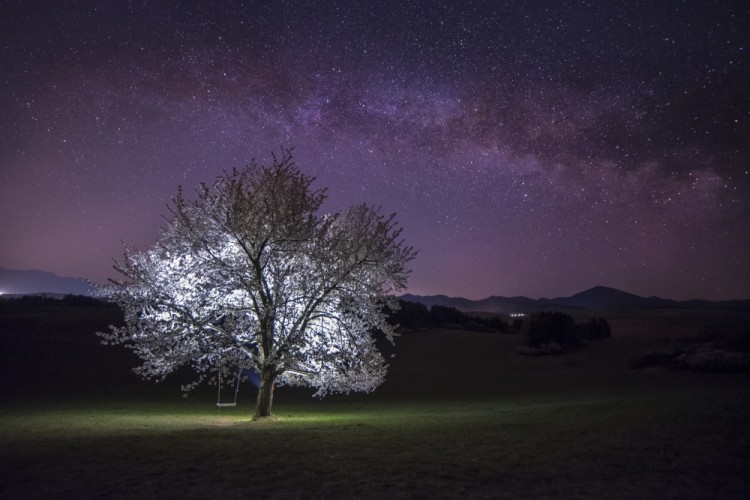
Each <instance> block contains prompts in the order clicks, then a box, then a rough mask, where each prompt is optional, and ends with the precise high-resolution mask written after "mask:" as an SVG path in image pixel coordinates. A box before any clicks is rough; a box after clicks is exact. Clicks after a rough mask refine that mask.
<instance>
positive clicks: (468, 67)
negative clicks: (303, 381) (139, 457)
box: [0, 0, 750, 299]
mask: <svg viewBox="0 0 750 500" xmlns="http://www.w3.org/2000/svg"><path fill="white" fill-rule="evenodd" d="M267 3H268V4H269V5H263V4H262V3H261V2H252V1H248V2H241V3H240V2H217V3H216V4H217V6H214V5H210V4H212V2H199V1H193V2H136V1H131V2H124V1H123V2H121V1H102V2H95V1H84V2H76V3H72V2H26V1H18V2H15V1H3V2H2V3H1V4H0V5H1V7H0V9H2V11H1V12H0V32H2V33H3V35H2V42H1V43H2V46H1V47H0V54H1V59H0V81H2V89H1V90H0V109H2V114H0V265H2V266H4V267H9V268H15V269H28V268H37V269H45V270H49V271H53V272H56V273H58V274H61V275H72V276H85V277H90V278H92V279H94V280H104V279H106V278H107V277H113V276H114V274H113V271H112V270H111V264H112V258H117V257H119V256H120V255H121V252H122V241H132V242H134V243H135V245H136V246H138V247H140V248H146V247H147V246H149V245H151V244H153V242H154V241H155V239H156V238H157V237H158V229H159V226H160V225H161V223H162V219H161V216H162V215H164V214H165V213H166V210H165V204H166V203H167V202H168V201H169V199H170V197H171V196H173V195H174V194H175V192H176V190H177V186H178V185H182V186H184V187H185V188H186V189H188V190H189V189H191V188H192V187H193V186H196V185H197V184H198V183H199V182H200V181H209V182H210V181H211V180H213V179H214V178H215V177H216V176H217V175H218V174H219V173H220V172H221V171H222V170H224V169H231V168H232V167H241V166H243V165H244V164H246V163H247V162H248V161H249V160H250V159H252V158H257V159H258V160H261V161H263V160H264V159H267V158H268V157H269V156H270V154H271V152H273V151H278V150H279V148H280V147H281V146H290V147H294V148H295V158H296V160H297V163H298V164H299V165H300V167H301V168H302V169H303V170H304V171H305V172H307V173H309V174H311V175H314V176H315V177H316V178H317V185H319V186H326V187H328V193H329V200H328V202H327V204H326V209H327V210H331V211H334V210H338V209H340V208H342V207H344V206H348V205H351V204H354V203H360V202H367V203H370V204H373V205H377V206H380V207H382V210H383V211H384V212H396V213H397V219H398V220H399V221H400V223H401V225H402V226H403V228H404V233H403V235H404V237H405V238H406V239H407V241H408V243H410V244H412V245H413V246H415V247H417V248H418V249H419V250H420V254H419V256H418V258H417V259H416V261H415V262H414V265H413V274H412V279H411V282H410V291H412V292H414V293H423V294H434V293H444V294H448V295H462V296H466V297H470V298H480V297H485V296H488V295H493V294H495V295H528V296H532V297H541V296H560V295H566V294H570V293H575V292H578V291H581V290H583V289H584V288H588V287H590V286H594V285H607V286H613V287H617V288H621V289H624V290H627V291H630V292H633V293H638V294H641V295H660V296H665V297H670V298H678V299H687V298H709V299H727V298H739V297H743V298H747V297H750V259H749V258H748V257H749V255H748V254H749V252H748V250H749V249H750V223H749V222H748V221H750V173H749V171H750V127H749V126H748V123H749V122H750V92H748V89H750V69H749V68H748V57H747V54H748V51H749V50H750V12H749V10H748V4H747V3H746V2H742V1H737V2H730V1H726V2H720V1H716V2H710V1H705V0H703V1H685V2H683V1H662V2H637V1H631V2H587V1H579V2H572V1H571V2H562V1H550V2H544V1H538V2H526V1H508V2H490V1H488V2H403V1H399V2H348V1H341V2H291V1H289V2H267ZM65 4H70V5H65Z"/></svg>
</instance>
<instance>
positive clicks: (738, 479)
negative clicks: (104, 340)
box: [0, 385, 750, 498]
mask: <svg viewBox="0 0 750 500" xmlns="http://www.w3.org/2000/svg"><path fill="white" fill-rule="evenodd" d="M741 392H742V388H740V387H737V386H733V385H730V386H726V387H723V388H710V387H706V386H702V387H696V388H693V389H692V390H682V389H675V390H673V391H666V392H665V391H661V392H659V393H649V394H635V393H631V394H629V395H627V396H625V397H618V396H617V395H613V396H611V397H604V396H601V395H598V396H596V397H591V395H587V394H580V395H579V397H577V398H570V397H566V398H564V399H563V398H547V397H541V398H534V397H525V398H514V399H511V400H489V399H477V400H471V399H469V400H463V401H460V402H457V401H452V400H433V401H429V400H424V401H418V402H413V403H403V402H402V403H389V402H387V401H382V400H381V401H375V402H372V403H366V402H360V403H347V402H345V401H343V400H338V401H333V402H330V403H328V404H319V403H301V402H295V403H290V404H286V405H281V404H279V405H278V407H277V411H278V413H279V416H280V418H279V419H278V420H274V421H266V422H251V421H249V419H248V413H247V412H246V411H242V412H240V411H236V410H232V412H231V413H230V412H229V411H224V412H223V413H222V414H218V413H216V412H214V411H209V410H207V408H206V405H205V404H204V402H200V401H187V402H179V401H177V402H174V403H171V404H163V403H162V404H159V403H148V402H144V403H129V404H123V402H109V403H107V402H99V404H98V405H97V406H96V407H91V406H88V405H80V404H79V405H70V406H67V407H64V408H63V407H60V406H57V407H56V406H54V405H53V406H52V407H46V408H44V407H36V408H15V409H5V411H4V412H3V415H2V418H0V426H1V428H2V434H1V438H0V450H2V451H0V470H1V471H2V472H0V474H1V478H0V485H2V486H1V487H2V490H0V494H1V496H2V497H3V498H50V497H56V498H85V497H111V498H112V497H129V498H136V497H137V498H144V497H145V498H156V497H159V498H185V497H189V498H217V497H224V498H240V497H244V498H250V497H255V498H316V497H360V498H406V497H417V498H435V497H492V498H498V497H499V498H503V497H505V498H524V497H533V498H540V497H558V496H559V497H565V498H575V497H582V498H583V497H586V498H604V497H610V498H718V497H725V498H742V497H746V496H747V495H748V493H749V492H750V490H748V485H749V484H750V482H749V481H748V475H749V474H750V454H749V453H748V444H749V443H748V430H747V423H748V422H749V421H750V409H749V408H748V404H747V402H746V401H738V400H737V399H736V397H737V396H738V395H739V394H740V393H741Z"/></svg>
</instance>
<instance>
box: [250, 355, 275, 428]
mask: <svg viewBox="0 0 750 500" xmlns="http://www.w3.org/2000/svg"><path fill="white" fill-rule="evenodd" d="M275 379H276V373H275V371H274V367H273V366H265V367H263V369H262V371H261V374H260V387H259V388H258V403H257V405H256V406H255V416H254V417H253V420H258V419H259V418H263V417H270V416H271V415H272V414H271V406H272V405H273V382H274V380H275Z"/></svg>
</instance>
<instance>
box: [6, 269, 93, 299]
mask: <svg viewBox="0 0 750 500" xmlns="http://www.w3.org/2000/svg"><path fill="white" fill-rule="evenodd" d="M0 293H2V294H3V295H30V294H49V295H61V294H62V295H68V294H72V295H91V287H90V286H89V284H88V283H86V282H85V281H83V280H81V279H77V278H66V277H61V276H57V275H56V274H53V273H49V272H46V271H38V270H28V271H20V270H15V269H6V268H4V267H0Z"/></svg>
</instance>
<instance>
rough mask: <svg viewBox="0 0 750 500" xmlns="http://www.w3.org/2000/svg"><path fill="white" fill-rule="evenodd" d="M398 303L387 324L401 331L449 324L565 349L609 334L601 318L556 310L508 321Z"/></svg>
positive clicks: (454, 309) (411, 303) (440, 326)
mask: <svg viewBox="0 0 750 500" xmlns="http://www.w3.org/2000/svg"><path fill="white" fill-rule="evenodd" d="M399 305H400V309H399V310H398V311H396V312H391V311H388V313H389V322H390V324H392V325H398V327H399V329H400V331H402V332H414V331H419V330H427V329H430V328H453V329H460V330H472V331H483V332H498V333H508V334H521V335H523V336H524V337H525V340H524V343H525V344H526V345H528V346H532V347H538V346H541V345H546V344H549V343H550V342H553V343H555V344H557V345H559V346H560V347H561V348H565V349H569V348H573V347H578V346H580V345H583V344H584V343H585V342H587V341H589V340H598V339H604V338H607V337H609V336H611V334H612V333H611V329H610V326H609V323H608V322H607V320H606V319H604V318H590V319H588V320H586V321H581V322H576V321H575V319H573V317H572V316H571V315H569V314H565V313H563V312H559V311H543V312H538V313H533V314H530V315H529V316H526V317H525V318H514V319H513V320H512V321H508V320H506V319H504V318H503V317H502V316H499V315H494V316H478V315H474V314H467V313H465V312H463V311H459V310H458V309H456V308H454V307H447V306H439V305H434V306H432V307H430V308H429V309H428V308H427V306H425V305H424V304H421V303H419V302H410V301H406V300H400V301H399Z"/></svg>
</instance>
